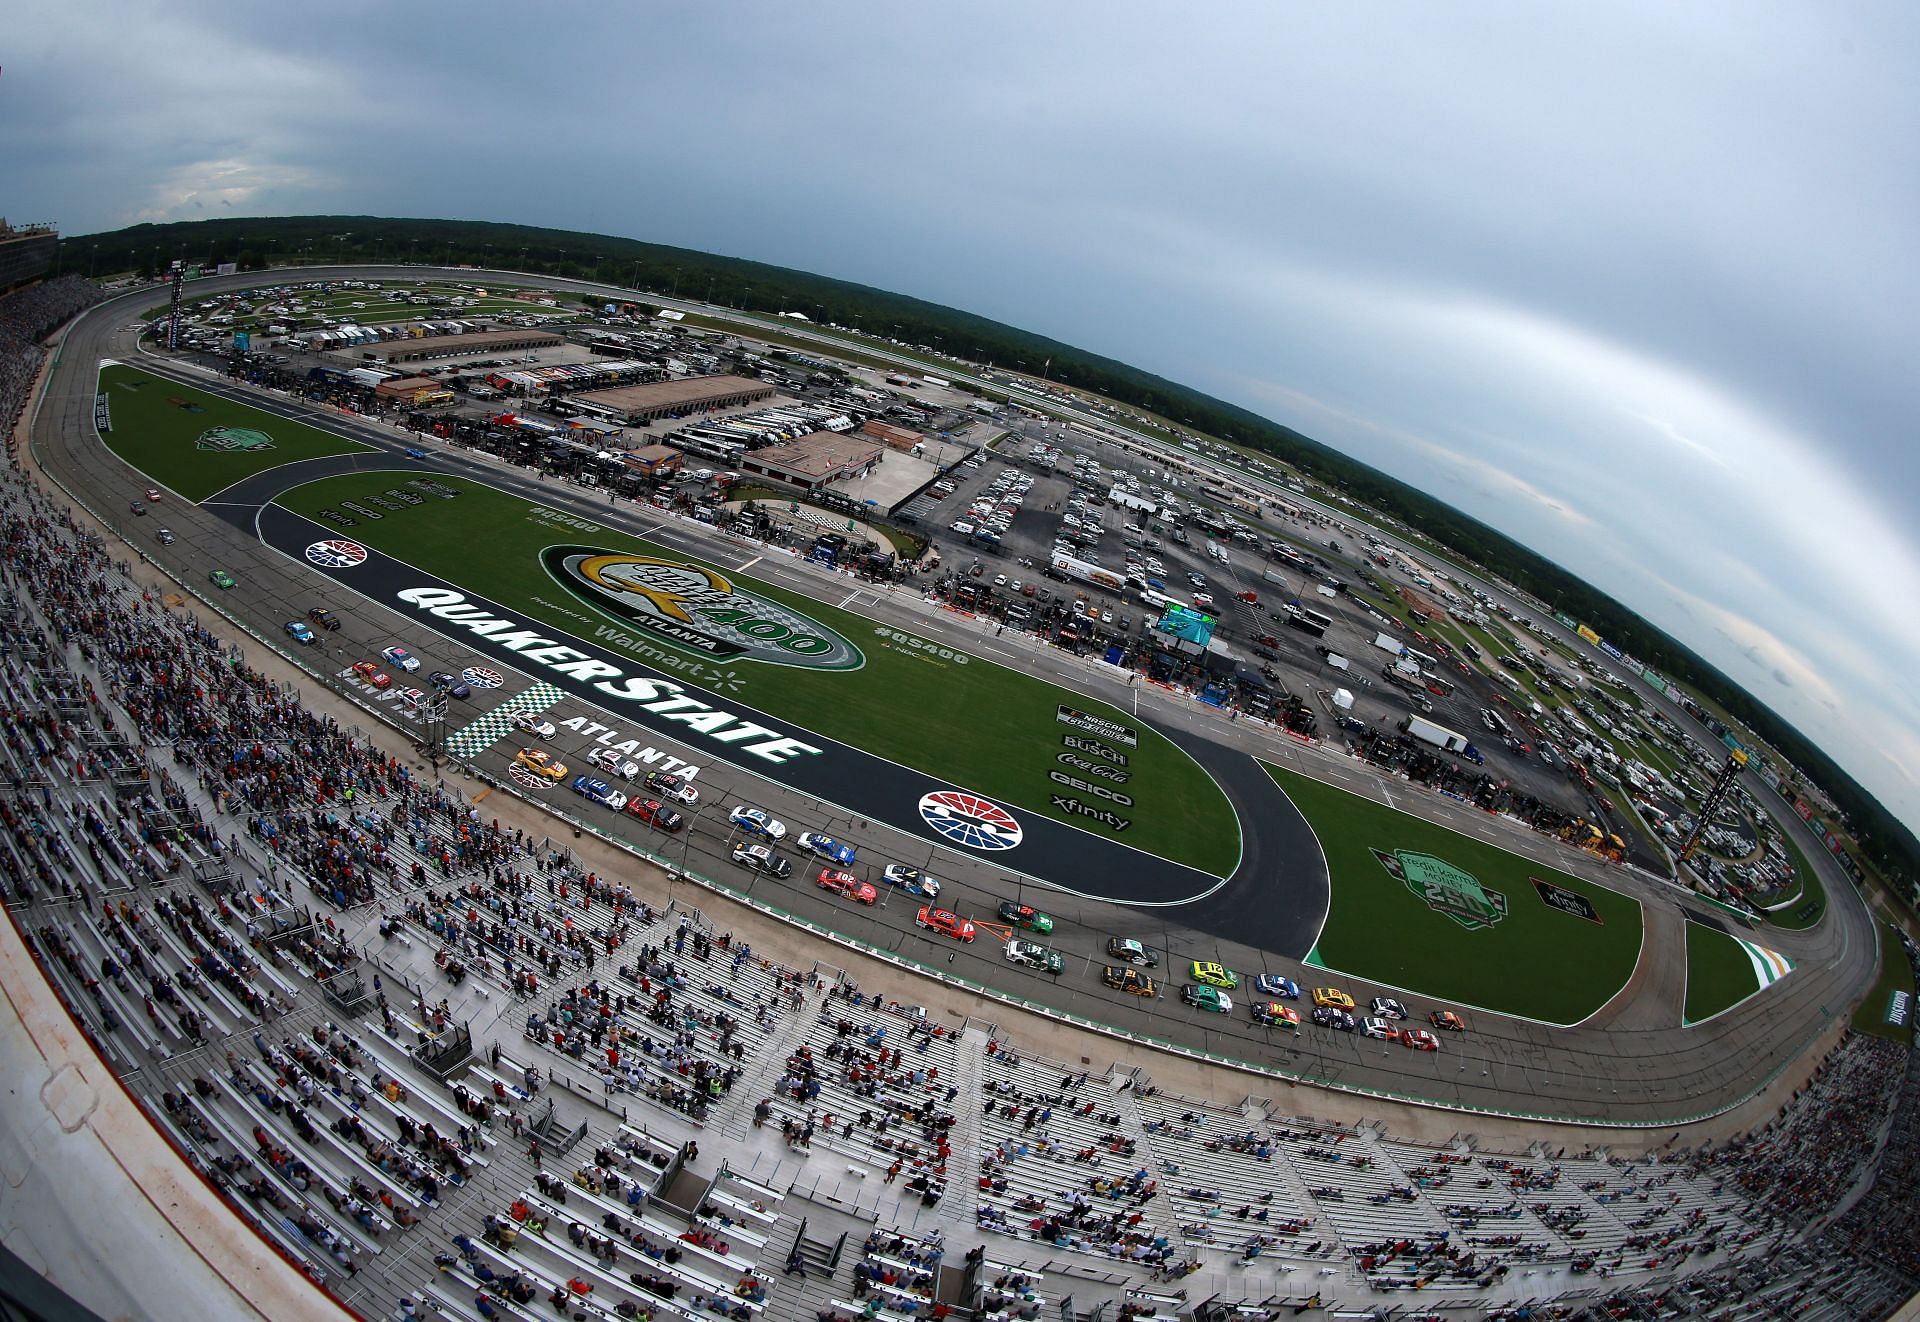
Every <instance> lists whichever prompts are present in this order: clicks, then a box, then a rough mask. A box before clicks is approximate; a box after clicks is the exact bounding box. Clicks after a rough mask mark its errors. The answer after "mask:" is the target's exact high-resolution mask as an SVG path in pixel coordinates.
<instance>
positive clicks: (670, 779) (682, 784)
mask: <svg viewBox="0 0 1920 1322" xmlns="http://www.w3.org/2000/svg"><path fill="white" fill-rule="evenodd" d="M646 786H647V788H648V789H650V790H652V791H653V792H654V793H655V794H658V795H659V796H660V797H661V798H663V799H674V800H677V801H678V802H680V803H684V804H686V805H687V807H689V808H691V807H693V806H694V805H695V804H696V803H698V802H700V791H699V790H697V789H695V788H694V787H693V784H692V782H691V781H689V780H688V779H687V778H686V777H685V776H676V775H674V774H673V773H672V772H670V771H649V772H648V773H647V779H646Z"/></svg>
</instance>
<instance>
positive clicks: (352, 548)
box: [307, 537, 367, 569]
mask: <svg viewBox="0 0 1920 1322" xmlns="http://www.w3.org/2000/svg"><path fill="white" fill-rule="evenodd" d="M307 559H309V560H311V561H313V563H314V564H316V565H319V566H320V567H321V568H322V569H352V568H353V567H354V566H355V565H358V564H365V563H366V559H367V548H366V547H364V546H362V545H360V543H358V542H350V541H348V540H347V539H346V538H344V537H330V538H328V539H327V540H326V541H324V542H315V543H313V545H311V546H309V547H308V548H307Z"/></svg>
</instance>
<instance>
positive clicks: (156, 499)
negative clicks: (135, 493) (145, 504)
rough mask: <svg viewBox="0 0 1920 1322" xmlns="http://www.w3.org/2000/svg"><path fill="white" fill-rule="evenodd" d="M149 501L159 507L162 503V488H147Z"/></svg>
mask: <svg viewBox="0 0 1920 1322" xmlns="http://www.w3.org/2000/svg"><path fill="white" fill-rule="evenodd" d="M147 499H148V500H149V501H150V502H152V503H153V504H155V505H158V504H159V503H160V488H159V487H148V488H147Z"/></svg>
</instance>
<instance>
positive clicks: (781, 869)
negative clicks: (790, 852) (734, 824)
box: [733, 840, 793, 877]
mask: <svg viewBox="0 0 1920 1322" xmlns="http://www.w3.org/2000/svg"><path fill="white" fill-rule="evenodd" d="M733 861H734V862H736V863H738V864H739V865H740V866H741V867H743V868H751V869H753V870H754V871H755V872H763V873H765V874H766V875H767V876H769V877H787V876H791V875H792V874H793V864H791V863H789V862H787V860H786V859H784V858H782V857H780V855H778V854H776V853H774V852H773V850H771V849H769V848H768V847H767V846H766V845H750V844H748V843H747V842H746V841H744V840H742V841H741V842H740V843H739V844H737V845H735V846H734V847H733Z"/></svg>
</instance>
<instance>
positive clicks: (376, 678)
mask: <svg viewBox="0 0 1920 1322" xmlns="http://www.w3.org/2000/svg"><path fill="white" fill-rule="evenodd" d="M353 673H354V674H356V675H358V676H359V677H360V678H361V679H363V680H365V681H366V682H367V683H369V684H371V685H373V686H374V687H375V688H377V689H383V688H386V687H387V686H388V685H390V684H392V683H393V677H392V676H391V675H389V674H387V672H386V671H384V670H382V669H381V668H380V667H379V666H376V665H375V664H373V662H371V661H355V662H354V663H353Z"/></svg>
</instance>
